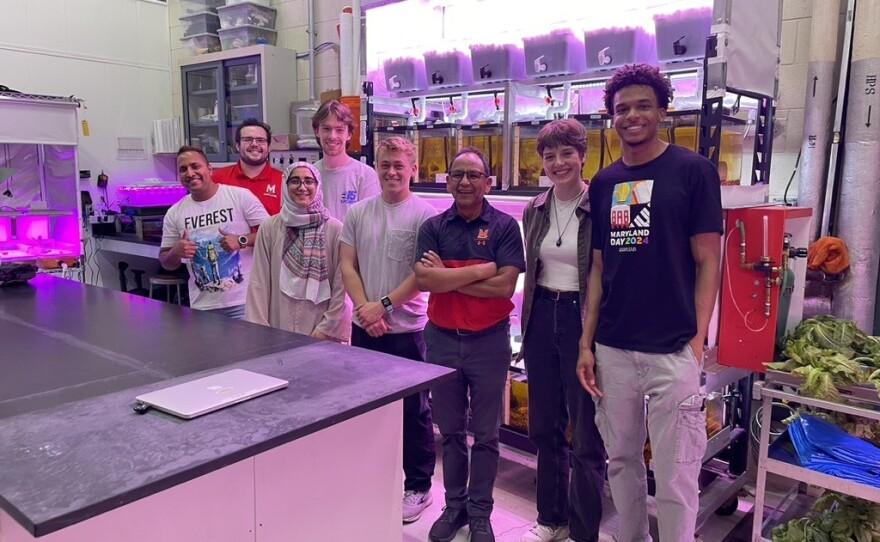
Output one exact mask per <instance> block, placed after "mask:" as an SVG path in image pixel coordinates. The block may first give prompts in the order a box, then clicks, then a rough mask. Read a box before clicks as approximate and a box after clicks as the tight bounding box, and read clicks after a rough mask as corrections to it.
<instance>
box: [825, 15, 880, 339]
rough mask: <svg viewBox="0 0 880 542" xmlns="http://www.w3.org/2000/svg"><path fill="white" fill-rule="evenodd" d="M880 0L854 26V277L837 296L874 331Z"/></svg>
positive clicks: (844, 200) (849, 185)
mask: <svg viewBox="0 0 880 542" xmlns="http://www.w3.org/2000/svg"><path fill="white" fill-rule="evenodd" d="M877 21H880V0H859V1H858V3H857V4H856V12H855V25H854V27H853V42H852V61H851V63H850V72H849V73H850V77H849V90H848V92H847V106H846V123H845V132H844V142H843V153H844V154H843V165H842V168H841V176H840V179H841V182H840V194H839V197H838V210H837V235H838V237H841V238H843V240H844V241H846V243H847V245H848V246H849V254H850V258H851V262H850V270H849V276H848V277H847V279H846V280H845V281H844V283H843V284H842V285H841V287H840V290H839V291H838V294H837V295H836V296H835V297H834V305H833V309H834V314H835V315H837V316H839V317H842V318H847V319H850V320H854V321H855V323H856V324H857V325H858V326H859V327H860V328H862V329H863V330H865V331H866V332H868V333H873V331H874V305H875V302H876V294H877V276H878V267H880V189H878V186H880V173H878V172H880V122H878V121H880V118H878V117H880V85H878V82H877V76H878V75H880V40H878V39H877V37H876V35H875V34H874V32H875V31H876V23H877Z"/></svg>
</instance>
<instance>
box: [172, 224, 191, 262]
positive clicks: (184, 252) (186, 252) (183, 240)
mask: <svg viewBox="0 0 880 542" xmlns="http://www.w3.org/2000/svg"><path fill="white" fill-rule="evenodd" d="M174 250H175V251H176V252H177V257H178V258H180V259H181V260H184V259H190V258H192V257H193V256H195V255H196V244H195V243H193V242H192V241H190V240H189V234H187V232H186V230H183V235H181V236H180V241H178V242H177V244H176V245H174Z"/></svg>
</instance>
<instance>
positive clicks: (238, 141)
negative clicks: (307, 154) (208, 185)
mask: <svg viewBox="0 0 880 542" xmlns="http://www.w3.org/2000/svg"><path fill="white" fill-rule="evenodd" d="M271 139H272V129H271V128H270V127H269V125H268V124H266V123H264V122H260V121H258V120H256V119H247V120H245V121H244V122H242V123H241V125H240V126H239V127H238V129H237V130H236V131H235V146H236V148H237V149H238V154H239V157H240V158H239V160H238V162H236V163H235V164H232V165H231V166H227V167H225V168H221V169H215V170H214V180H215V181H216V182H218V183H220V184H228V185H232V186H240V187H242V188H247V189H248V190H250V191H251V192H253V194H254V195H255V196H257V199H259V200H260V202H261V203H262V204H263V207H265V208H266V212H268V213H269V214H270V215H277V214H278V213H280V212H281V190H283V184H282V181H281V172H280V171H278V170H277V169H275V168H273V167H272V166H270V165H269V142H270V141H271Z"/></svg>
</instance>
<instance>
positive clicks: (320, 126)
mask: <svg viewBox="0 0 880 542" xmlns="http://www.w3.org/2000/svg"><path fill="white" fill-rule="evenodd" d="M312 129H313V130H314V131H315V137H317V138H318V141H319V142H320V143H321V150H322V151H323V153H324V157H323V158H321V159H320V160H318V161H317V162H315V166H316V167H317V168H318V170H319V171H320V172H321V182H322V186H321V191H322V192H323V194H324V207H325V208H326V209H327V210H328V211H330V216H332V217H333V218H336V219H338V220H340V221H342V222H343V223H344V222H345V215H346V213H348V210H349V209H350V208H351V206H352V205H354V204H355V203H357V202H358V201H361V200H365V199H367V198H369V197H370V196H375V195H377V194H379V192H380V191H381V189H380V188H379V178H378V177H377V176H376V171H375V170H374V169H373V168H371V167H370V166H368V165H366V164H364V163H362V162H360V161H358V160H355V159H354V158H352V157H350V156H349V155H348V153H347V152H346V149H347V148H348V142H349V141H351V134H352V133H353V132H354V118H353V117H352V114H351V110H350V109H349V108H348V106H346V105H345V104H343V103H341V102H338V101H336V100H330V101H328V102H324V103H323V104H321V107H320V108H318V111H317V112H316V113H315V115H314V116H313V117H312Z"/></svg>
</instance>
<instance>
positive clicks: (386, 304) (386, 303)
mask: <svg viewBox="0 0 880 542" xmlns="http://www.w3.org/2000/svg"><path fill="white" fill-rule="evenodd" d="M379 303H382V308H384V309H385V312H387V313H388V314H391V313H392V312H394V305H393V304H392V303H391V298H390V297H388V296H387V295H383V296H382V297H381V298H379Z"/></svg>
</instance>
